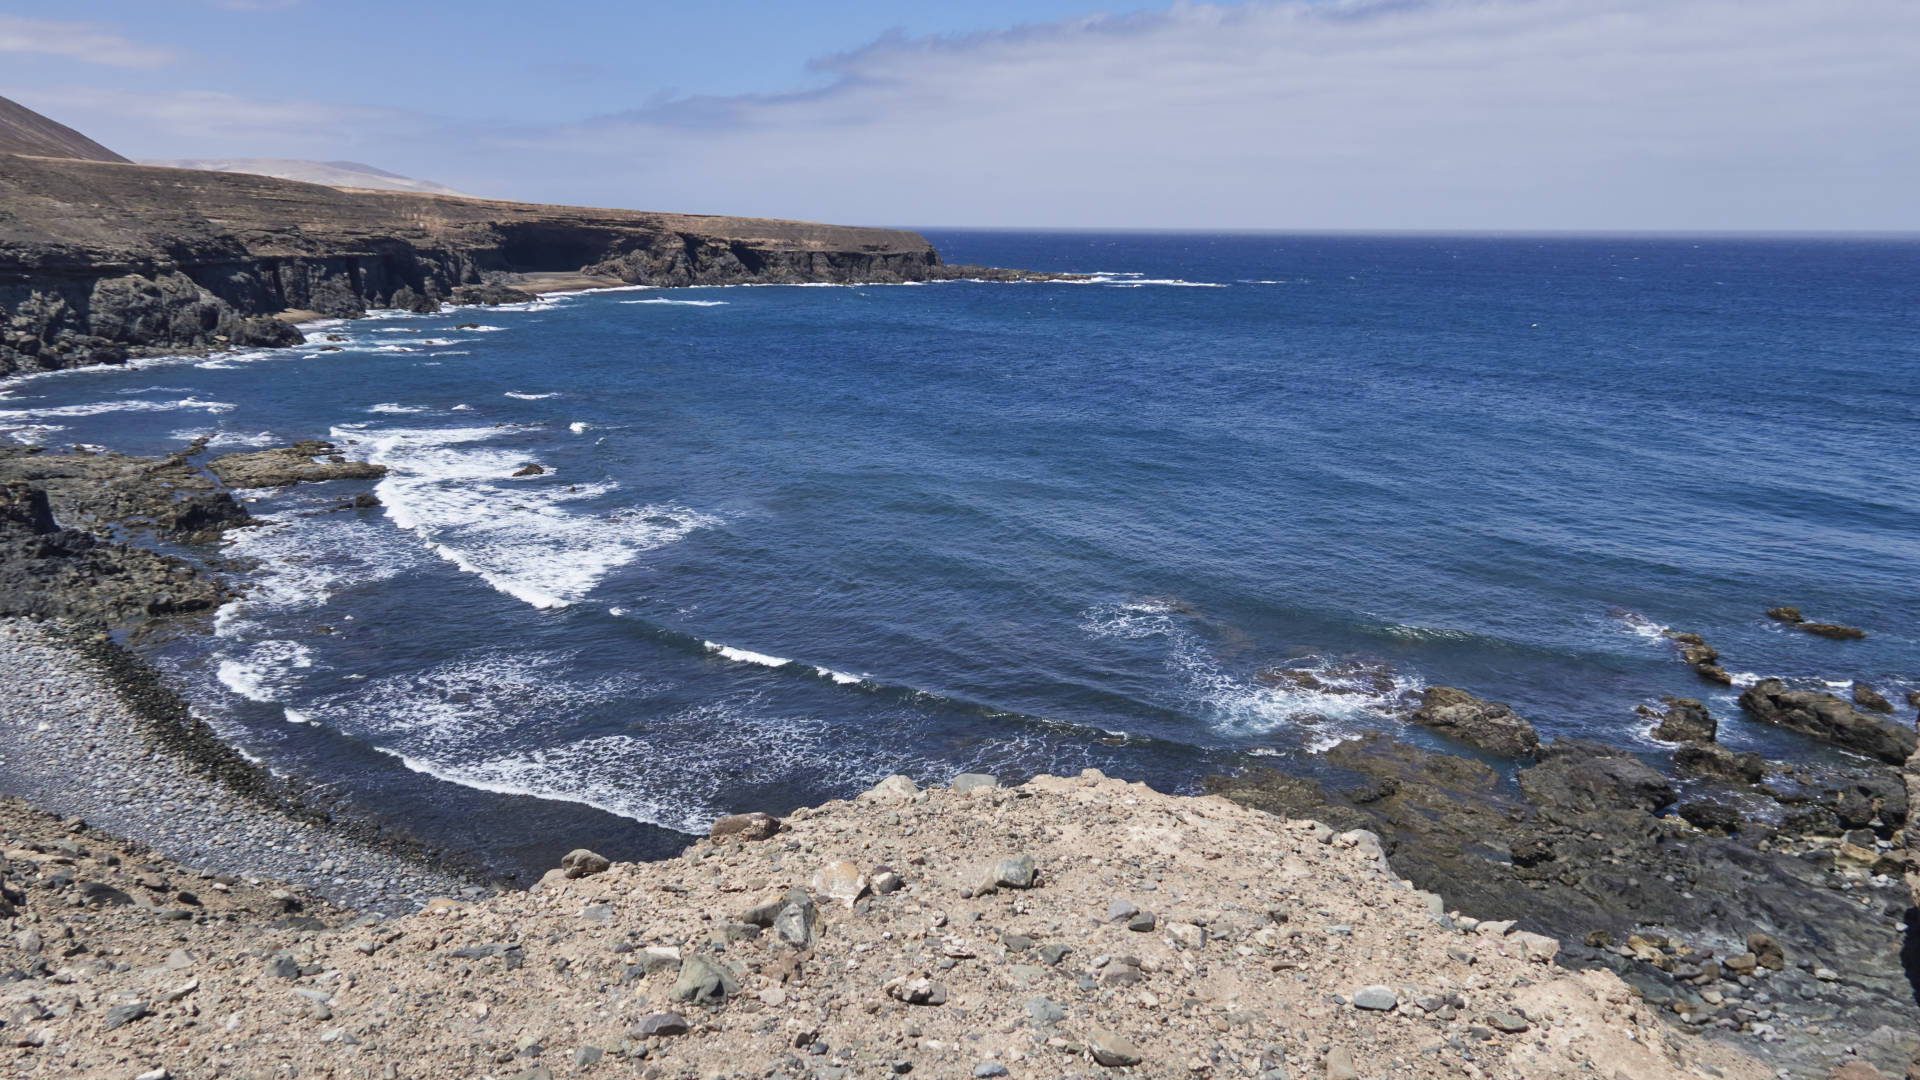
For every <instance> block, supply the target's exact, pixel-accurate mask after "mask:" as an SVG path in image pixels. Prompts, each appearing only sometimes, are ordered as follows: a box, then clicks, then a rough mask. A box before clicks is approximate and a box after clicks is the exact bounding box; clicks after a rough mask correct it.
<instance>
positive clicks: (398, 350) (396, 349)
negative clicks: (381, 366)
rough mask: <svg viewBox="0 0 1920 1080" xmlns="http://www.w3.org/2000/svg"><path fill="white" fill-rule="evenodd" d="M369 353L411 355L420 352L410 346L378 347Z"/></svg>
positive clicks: (369, 350)
mask: <svg viewBox="0 0 1920 1080" xmlns="http://www.w3.org/2000/svg"><path fill="white" fill-rule="evenodd" d="M367 351H368V352H384V353H410V352H418V351H419V350H418V349H415V348H413V347H412V346H408V345H376V346H374V347H373V348H371V349H368V350H367Z"/></svg>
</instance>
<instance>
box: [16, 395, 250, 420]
mask: <svg viewBox="0 0 1920 1080" xmlns="http://www.w3.org/2000/svg"><path fill="white" fill-rule="evenodd" d="M236 408H239V406H237V405H235V404H233V403H232V402H228V401H202V400H200V399H199V398H197V397H184V398H181V399H179V400H177V401H135V400H131V399H129V400H121V401H93V402H88V403H86V404H84V405H45V406H41V407H40V408H26V409H0V424H4V423H7V422H8V421H15V422H18V423H22V424H24V423H29V422H32V421H35V420H40V419H44V418H46V417H56V416H67V417H71V416H99V415H102V414H103V413H116V412H180V411H185V410H190V409H204V410H206V411H207V412H210V413H224V412H232V411H233V410H234V409H236Z"/></svg>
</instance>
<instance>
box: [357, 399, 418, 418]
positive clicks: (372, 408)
mask: <svg viewBox="0 0 1920 1080" xmlns="http://www.w3.org/2000/svg"><path fill="white" fill-rule="evenodd" d="M367 411H368V412H370V413H386V414H389V415H396V416H398V415H406V414H408V413H423V412H426V411H427V410H425V409H423V408H418V407H416V406H412V405H400V404H396V403H395V402H391V401H383V402H381V403H380V404H378V405H369V406H367Z"/></svg>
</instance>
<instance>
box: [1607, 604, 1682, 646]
mask: <svg viewBox="0 0 1920 1080" xmlns="http://www.w3.org/2000/svg"><path fill="white" fill-rule="evenodd" d="M1615 618H1616V619H1618V620H1619V623H1620V625H1621V627H1622V628H1624V629H1625V630H1626V631H1627V633H1629V634H1632V635H1633V636H1634V637H1638V638H1645V639H1647V640H1649V641H1662V642H1664V641H1670V640H1671V639H1670V638H1668V637H1667V633H1668V631H1670V630H1672V629H1673V628H1672V627H1670V626H1662V625H1660V624H1659V623H1657V622H1654V621H1653V620H1652V619H1649V618H1647V617H1646V616H1644V615H1636V614H1634V613H1633V612H1631V611H1622V612H1618V613H1617V614H1616V615H1615Z"/></svg>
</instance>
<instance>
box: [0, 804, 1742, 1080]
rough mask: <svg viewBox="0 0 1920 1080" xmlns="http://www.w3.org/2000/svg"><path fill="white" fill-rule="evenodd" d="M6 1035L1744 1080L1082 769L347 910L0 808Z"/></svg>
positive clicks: (477, 1053) (94, 1069)
mask: <svg viewBox="0 0 1920 1080" xmlns="http://www.w3.org/2000/svg"><path fill="white" fill-rule="evenodd" d="M0 827H4V828H5V830H6V838H5V850H4V852H3V853H0V854H3V855H4V858H5V860H6V871H7V880H6V909H7V913H8V915H9V917H10V918H11V920H12V925H11V930H12V933H11V935H10V936H9V937H8V938H7V939H6V941H5V943H4V944H0V968H4V969H5V970H6V971H8V972H9V976H10V979H11V981H10V982H9V983H7V984H6V985H5V987H4V989H0V1020H4V1026H0V1035H4V1038H5V1042H6V1044H7V1045H8V1046H9V1047H11V1048H12V1049H11V1050H10V1051H9V1052H10V1053H12V1054H14V1055H15V1058H14V1061H13V1065H14V1067H15V1069H16V1070H17V1071H18V1072H20V1073H21V1074H22V1075H27V1074H34V1075H38V1074H40V1073H44V1072H58V1073H59V1074H60V1075H84V1076H98V1077H113V1076H123V1077H127V1078H128V1080H133V1078H135V1077H152V1078H160V1077H200V1076H206V1077H212V1076H223V1075H224V1076H235V1075H237V1076H294V1075H297V1076H303V1077H308V1076H337V1077H408V1078H429V1077H462V1078H477V1077H496V1078H509V1077H512V1078H520V1080H545V1078H548V1077H570V1076H585V1077H593V1076H638V1077H646V1078H650V1080H658V1078H662V1077H748V1076H753V1077H762V1076H765V1077H772V1076H782V1077H812V1078H819V1080H840V1078H848V1077H886V1076H901V1075H913V1076H932V1077H995V1076H1012V1077H1022V1076H1033V1077H1041V1076H1045V1077H1066V1076H1082V1077H1090V1076H1106V1075H1113V1076H1150V1077H1184V1078H1193V1077H1259V1078H1262V1080H1281V1078H1287V1077H1291V1078H1302V1077H1327V1078H1329V1080H1352V1078H1358V1077H1384V1076H1394V1077H1402V1076H1468V1077H1480V1076H1500V1077H1526V1078H1536V1077H1590V1076H1598V1077H1628V1078H1636V1080H1637V1078H1653V1077H1681V1076H1687V1077H1701V1076H1706V1077H1755V1078H1757V1077H1761V1076H1765V1075H1770V1070H1768V1069H1766V1068H1764V1067H1762V1066H1760V1065H1759V1064H1757V1063H1755V1062H1754V1061H1752V1060H1750V1059H1748V1058H1745V1057H1742V1056H1740V1055H1739V1054H1738V1053H1737V1052H1736V1051H1734V1050H1732V1049H1730V1048H1727V1047H1722V1046H1718V1045H1712V1044H1708V1043H1705V1042H1699V1041H1695V1040H1692V1039H1690V1038H1689V1037H1688V1036H1686V1035H1684V1034H1681V1033H1678V1032H1676V1031H1674V1030H1673V1029H1671V1028H1670V1027H1668V1026H1667V1025H1664V1024H1663V1023H1661V1022H1660V1021H1659V1020H1658V1019H1657V1018H1656V1017H1655V1016H1654V1015H1653V1013H1652V1011H1651V1010H1650V1009H1648V1008H1647V1007H1646V1006H1644V1005H1642V1004H1640V1003H1639V1001H1638V999H1637V997H1636V996H1635V995H1634V993H1633V992H1632V991H1631V990H1630V989H1629V988H1628V987H1627V986H1626V985H1625V984H1623V983H1622V982H1620V981H1619V980H1618V979H1617V978H1615V977H1614V976H1612V975H1610V974H1607V973H1604V972H1583V973H1577V974H1576V973H1572V972H1568V971H1565V970H1562V969H1560V968H1558V967H1556V966H1554V964H1553V963H1552V957H1553V955H1554V953H1555V951H1556V948H1557V944H1556V943H1555V942H1554V941H1553V940H1552V939H1550V938H1543V937H1540V936H1537V935H1531V934H1526V933H1512V932H1510V931H1511V925H1510V924H1496V923H1479V924H1475V923H1473V922H1471V921H1470V920H1463V921H1459V922H1456V921H1454V920H1453V919H1450V918H1449V917H1448V916H1447V915H1446V914H1444V913H1443V912H1442V910H1441V909H1442V906H1443V905H1442V903H1441V901H1440V899H1439V898H1438V897H1436V896H1433V895H1431V894H1425V893H1421V892H1418V891H1415V890H1414V889H1412V888H1411V887H1410V886H1409V885H1408V884H1407V883H1406V882H1404V881H1401V880H1400V879H1399V878H1398V877H1396V876H1395V875H1394V874H1393V872H1392V870H1391V869H1390V868H1389V867H1388V866H1387V865H1386V863H1385V861H1384V859H1383V858H1382V857H1381V855H1380V850H1379V847H1378V845H1377V843H1376V842H1375V841H1374V840H1373V839H1372V838H1371V836H1370V834H1365V833H1358V832H1356V833H1344V834H1335V833H1334V832H1333V831H1332V830H1331V829H1329V828H1328V827H1326V826H1323V825H1318V824H1315V823H1313V822H1308V821H1288V820H1283V819H1280V818H1276V817H1273V816H1271V815H1268V814H1265V813H1261V812H1259V811H1256V810H1249V809H1246V808H1244V807H1240V806H1237V805H1235V804H1233V803H1229V802H1227V801H1226V800H1223V799H1219V798H1187V797H1174V796H1167V795H1161V794H1157V793H1155V792H1153V791H1151V790H1149V789H1148V788H1146V787H1145V786H1143V785H1139V784H1128V783H1124V782H1122V781H1120V780H1115V779H1109V778H1107V777H1104V776H1102V775H1100V774H1099V773H1098V772H1093V771H1089V772H1086V773H1084V774H1082V775H1081V776H1079V777H1075V778H1059V777H1051V776H1042V777H1037V778H1035V779H1033V780H1031V781H1029V782H1028V783H1026V784H1024V785H1021V786H1020V787H1018V788H1012V789H1003V788H1000V787H998V786H997V785H995V784H994V783H993V782H992V781H991V780H989V779H987V778H984V777H979V778H966V777H963V778H961V781H960V782H958V783H957V784H956V787H955V788H954V789H936V790H930V791H921V790H918V789H916V788H915V787H914V785H913V784H912V782H911V781H908V780H907V779H906V778H904V777H895V778H891V779H889V780H888V781H886V782H884V783H882V784H881V785H880V786H879V787H878V788H876V789H874V790H873V791H871V792H869V793H867V794H864V795H862V796H860V797H859V798H858V799H857V800H854V801H851V802H833V803H829V804H827V805H825V806H822V807H818V808H815V809H812V810H797V811H795V812H794V813H793V814H792V815H791V816H790V817H788V818H787V819H786V820H785V821H784V822H778V821H775V820H774V819H771V818H766V817H764V816H762V815H753V816H750V817H747V818H743V819H738V820H732V821H725V822H722V823H721V824H720V825H719V826H718V827H716V830H715V831H716V832H717V833H720V834H721V835H719V836H718V837H717V838H715V839H710V840H704V841H701V842H700V843H698V844H696V845H694V846H692V847H690V848H689V849H688V850H687V851H686V852H685V853H684V855H683V856H682V857H680V858H678V859H673V860H669V861H666V862H662V863H653V864H620V865H612V866H609V865H608V864H607V862H606V860H604V859H600V858H599V857H597V856H594V855H592V854H591V853H590V852H575V853H574V854H572V855H569V856H568V857H567V859H566V860H565V867H566V868H565V869H564V870H557V871H555V872H554V873H552V874H550V875H548V877H547V879H545V880H544V881H542V882H541V884H540V885H539V886H538V887H537V888H536V889H534V890H533V891H531V892H528V893H515V894H508V895H502V896H497V897H492V898H488V899H484V900H480V901H476V902H460V901H456V900H436V901H433V902H431V903H429V904H428V905H427V906H426V909H425V910H423V911H421V912H419V913H418V914H413V915H407V916H404V917H400V918H392V919H381V918H379V917H378V916H358V917H355V916H352V915H350V914H349V913H347V912H344V911H339V910H336V909H332V908H329V907H326V906H324V905H317V904H302V902H301V901H300V899H299V897H298V896H297V895H295V894H292V893H289V892H287V891H285V890H280V889H275V888H273V887H271V886H260V887H254V886H250V885H248V884H246V883H245V882H243V881H239V880H236V879H233V878H220V877H204V876H201V875H199V874H195V873H192V872H189V871H185V870H182V869H180V868H178V867H175V866H170V865H167V864H165V863H163V862H161V861H159V860H156V859H154V858H152V857H151V856H150V855H149V854H148V853H146V852H144V851H142V850H140V849H138V848H133V847H129V846H127V845H123V844H120V843H117V842H115V841H114V840H112V839H110V838H108V837H106V836H104V835H101V834H99V833H97V832H94V831H92V830H89V829H87V828H86V827H85V826H83V825H82V824H80V823H78V822H68V823H64V824H63V823H61V822H58V821H56V820H55V819H52V818H49V817H46V816H44V815H38V814H36V813H34V812H32V811H29V810H26V809H24V808H22V807H20V806H19V805H18V804H13V803H7V804H4V805H0Z"/></svg>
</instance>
